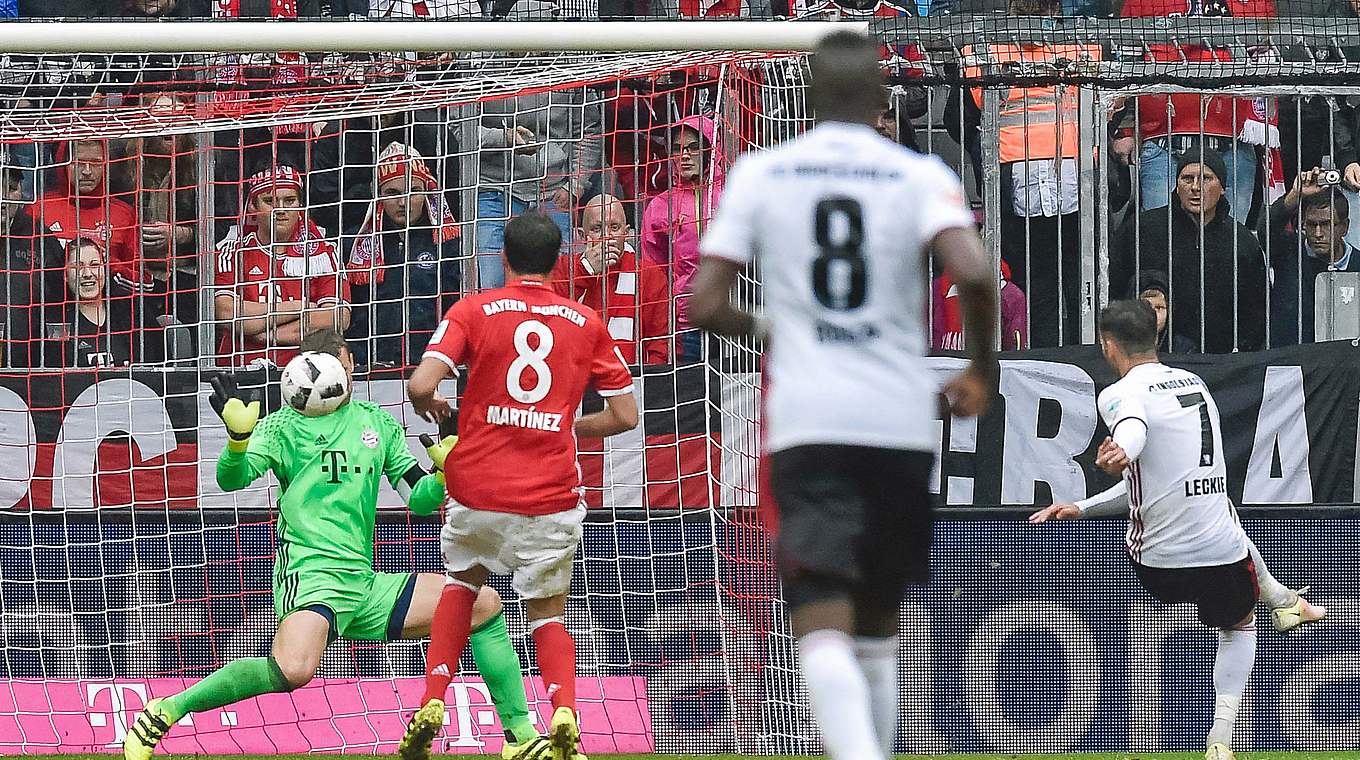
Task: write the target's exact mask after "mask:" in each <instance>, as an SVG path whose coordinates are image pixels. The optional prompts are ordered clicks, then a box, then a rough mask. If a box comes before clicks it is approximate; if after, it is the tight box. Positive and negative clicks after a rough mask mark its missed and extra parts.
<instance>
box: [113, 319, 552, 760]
mask: <svg viewBox="0 0 1360 760" xmlns="http://www.w3.org/2000/svg"><path fill="white" fill-rule="evenodd" d="M301 351H302V352H303V353H306V352H318V353H324V354H330V355H332V356H334V357H336V358H338V359H339V360H340V362H341V363H342V364H343V365H344V367H345V370H346V376H347V379H350V378H349V376H350V375H352V372H353V369H354V360H353V358H352V357H351V356H350V353H349V350H348V349H347V348H346V347H345V340H344V338H343V337H341V336H340V334H339V333H337V332H335V331H334V330H319V331H317V332H314V333H311V334H309V335H308V336H307V337H306V338H305V339H304V340H303V341H302V346H301ZM212 386H213V395H212V405H213V408H214V409H215V410H216V411H217V413H218V414H219V415H220V416H221V417H222V420H223V422H224V423H225V424H226V426H227V433H228V436H229V440H228V442H227V447H226V449H225V450H224V451H223V452H222V455H221V456H220V457H219V458H218V460H217V483H218V485H220V486H221V487H222V489H223V490H224V491H237V490H240V489H242V488H245V487H246V486H247V485H249V484H250V483H252V482H254V481H255V480H256V479H258V478H259V477H261V476H262V475H264V474H265V473H266V472H273V473H274V476H275V478H277V479H278V482H279V512H278V548H277V552H276V554H275V557H274V579H273V585H274V611H275V614H276V615H277V616H278V620H279V627H278V630H277V631H276V632H275V634H274V642H273V646H272V648H271V650H270V654H269V656H268V657H248V658H243V659H239V660H236V661H234V662H230V663H227V664H226V665H225V666H223V667H222V668H221V669H220V670H218V671H216V672H214V673H212V674H211V675H209V676H208V677H207V678H204V679H203V680H202V681H199V682H198V683H196V684H194V685H193V686H191V687H189V688H188V689H186V690H185V691H183V692H181V693H179V694H176V695H174V696H171V697H166V698H164V699H153V700H150V701H149V702H148V703H147V705H146V709H145V710H143V711H142V713H141V715H139V716H138V717H137V721H136V723H135V724H133V726H132V728H131V730H129V731H128V734H127V738H126V739H125V740H124V742H123V756H124V757H125V758H126V760H148V758H150V757H151V754H152V752H153V750H154V749H155V747H156V744H157V743H158V742H159V741H160V740H161V737H163V736H165V733H166V732H167V731H169V730H170V727H171V726H173V725H174V724H175V723H176V722H177V721H179V720H180V719H181V718H183V717H184V716H185V715H187V714H190V713H196V712H202V711H205V710H212V709H215V708H219V707H223V706H226V705H229V704H232V703H234V702H238V701H240V700H243V699H248V698H250V697H254V696H258V695H260V694H270V693H276V692H287V691H292V690H293V689H297V688H300V687H302V686H304V685H305V684H306V683H307V682H308V681H310V680H312V676H313V675H315V673H316V669H317V666H318V665H319V664H320V663H321V655H322V652H323V651H324V650H325V649H326V645H327V644H328V643H330V641H332V640H334V639H335V638H336V637H338V636H344V637H345V638H349V639H357V640H363V641H390V640H394V639H416V638H423V637H425V636H427V635H428V634H429V632H430V623H431V621H432V619H433V617H434V609H435V605H436V604H437V603H438V602H439V595H440V592H441V590H442V589H443V587H444V577H443V575H441V574H438V573H419V574H415V573H379V572H375V571H374V570H373V529H374V521H375V512H376V508H377V499H378V479H379V478H380V477H383V476H386V477H387V480H388V482H389V483H390V484H391V485H392V487H393V488H394V489H395V490H396V491H397V492H398V493H400V494H401V495H402V497H403V498H404V499H405V500H406V503H407V505H408V506H409V507H410V509H411V511H412V512H414V513H416V514H420V515H427V514H431V513H433V512H435V511H437V510H438V509H439V507H440V505H441V504H442V503H443V501H444V494H445V487H444V473H443V466H444V459H445V457H447V456H448V453H449V451H450V450H451V449H452V448H453V446H454V444H455V443H456V442H457V439H456V438H454V437H453V436H449V437H447V438H445V439H443V440H442V441H438V442H435V441H434V440H432V439H429V438H428V437H423V438H422V442H424V443H426V445H427V450H428V451H429V454H430V458H431V459H432V460H433V462H434V467H435V472H434V473H433V474H427V473H426V472H425V470H424V469H423V468H421V467H420V465H419V464H418V463H417V462H416V459H415V457H414V456H412V455H411V452H410V451H409V450H408V449H407V447H406V435H405V431H404V430H403V429H402V427H401V425H400V424H399V423H398V422H397V420H396V419H395V418H393V417H392V415H391V414H389V413H387V412H386V411H384V410H383V409H382V408H381V407H379V406H378V405H377V404H374V403H371V402H368V401H354V400H348V401H346V402H344V403H343V404H342V405H341V406H340V407H339V408H337V409H336V410H335V411H333V412H331V413H329V414H325V415H322V416H319V417H308V416H304V415H303V414H301V413H300V412H298V411H297V410H295V409H293V408H292V407H289V406H285V407H284V408H282V409H280V410H279V411H277V412H273V413H272V414H270V415H268V416H267V417H265V418H264V419H263V420H259V416H260V402H259V401H258V400H254V399H253V398H252V396H253V394H249V395H248V394H244V393H242V392H240V391H238V390H237V388H236V383H235V382H234V381H233V380H232V379H231V377H230V376H219V377H217V378H214V379H213V381H212ZM349 387H350V383H347V384H346V388H347V389H348V388H349ZM257 421H258V422H259V425H258V427H257V425H256V422H257ZM473 618H474V625H475V626H477V627H476V628H475V630H474V633H473V634H472V653H473V658H474V659H475V661H476V663H477V669H478V670H479V671H480V672H481V675H482V678H483V680H484V681H485V682H486V685H487V690H488V691H489V692H490V693H491V699H492V701H493V702H494V703H495V708H496V713H497V715H499V716H500V719H501V726H502V727H503V728H504V729H505V738H506V743H505V748H504V749H503V750H502V752H501V754H502V756H503V757H504V758H507V760H516V759H518V758H525V759H528V758H534V757H537V756H539V755H540V754H544V753H546V752H547V749H546V748H547V746H548V744H547V741H546V740H545V739H543V738H542V737H540V736H539V735H538V732H537V731H536V730H535V729H534V727H533V724H532V723H531V722H530V720H529V708H528V702H527V700H526V699H525V695H524V682H523V680H522V679H521V675H520V663H519V656H518V655H516V654H515V650H514V647H513V646H512V645H511V643H510V636H509V634H508V633H507V632H506V628H505V619H504V617H503V616H502V614H501V600H500V596H499V595H498V594H497V593H496V592H495V590H494V589H492V588H490V587H483V588H482V590H481V592H480V594H479V595H478V597H477V603H476V606H475V609H474V611H473ZM428 747H429V745H428V742H427V743H426V744H425V746H424V747H409V748H408V747H405V746H403V747H402V748H401V755H402V756H403V758H406V760H417V759H423V758H428V756H429V748H428Z"/></svg>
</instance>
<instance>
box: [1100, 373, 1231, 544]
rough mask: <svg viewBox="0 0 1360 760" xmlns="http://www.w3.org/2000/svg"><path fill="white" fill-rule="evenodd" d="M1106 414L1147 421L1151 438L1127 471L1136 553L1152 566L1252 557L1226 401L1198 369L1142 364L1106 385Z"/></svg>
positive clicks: (1112, 421) (1113, 421)
mask: <svg viewBox="0 0 1360 760" xmlns="http://www.w3.org/2000/svg"><path fill="white" fill-rule="evenodd" d="M1097 403H1098V404H1099V405H1100V416H1101V418H1102V419H1104V420H1105V424H1106V426H1108V427H1109V428H1110V432H1111V434H1113V433H1114V430H1115V428H1116V427H1117V426H1119V425H1146V426H1147V445H1145V446H1144V447H1143V453H1142V454H1141V455H1139V457H1138V460H1137V461H1136V462H1134V463H1133V464H1132V465H1130V466H1129V468H1128V469H1127V470H1125V471H1124V485H1125V486H1126V487H1127V488H1128V491H1129V532H1128V537H1127V543H1128V548H1129V555H1130V556H1131V557H1133V560H1134V561H1135V562H1138V563H1139V564H1143V565H1147V566H1149V567H1202V566H1211V565H1226V564H1229V563H1232V562H1237V561H1238V560H1241V559H1242V558H1243V557H1245V556H1247V544H1246V535H1245V534H1244V533H1243V532H1242V526H1241V525H1240V524H1239V523H1238V522H1237V513H1236V512H1235V511H1234V509H1233V504H1232V501H1231V500H1230V499H1229V498H1228V474H1227V468H1225V467H1224V465H1223V436H1222V433H1221V432H1220V428H1219V423H1218V406H1217V405H1216V404H1215V403H1214V399H1213V396H1210V395H1209V389H1208V388H1207V387H1206V386H1205V385H1204V381H1203V380H1201V379H1200V378H1199V376H1198V375H1196V374H1194V373H1193V372H1187V371H1185V370H1183V369H1176V368H1174V367H1168V366H1166V365H1164V364H1140V365H1138V366H1136V367H1134V368H1133V369H1131V370H1129V373H1128V374H1127V375H1125V376H1124V377H1123V379H1121V380H1120V381H1119V382H1117V383H1115V384H1114V385H1111V386H1110V387H1108V388H1106V389H1105V390H1103V391H1101V393H1100V398H1099V399H1098V400H1097Z"/></svg>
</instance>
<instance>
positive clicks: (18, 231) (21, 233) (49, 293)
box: [0, 155, 65, 367]
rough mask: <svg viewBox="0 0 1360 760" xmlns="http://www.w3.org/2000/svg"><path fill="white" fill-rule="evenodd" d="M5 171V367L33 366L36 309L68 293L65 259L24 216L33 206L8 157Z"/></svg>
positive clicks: (1, 216) (3, 158) (0, 258)
mask: <svg viewBox="0 0 1360 760" xmlns="http://www.w3.org/2000/svg"><path fill="white" fill-rule="evenodd" d="M0 167H3V172H4V173H3V179H4V193H3V195H0V225H3V228H2V229H0V269H3V278H4V287H3V290H2V291H0V304H3V314H4V323H3V326H2V327H3V329H4V335H2V336H0V341H3V345H4V352H3V357H2V358H0V363H3V366H6V367H27V366H30V364H31V363H32V361H33V359H31V358H30V350H31V349H32V348H33V344H32V338H33V337H34V333H33V323H34V322H35V319H36V317H37V316H38V315H37V313H36V310H38V309H41V308H42V306H43V304H45V303H49V302H51V301H53V300H59V299H60V298H61V294H62V293H64V292H65V285H64V283H63V279H64V278H63V276H62V275H63V271H64V266H65V265H64V261H65V254H64V252H63V251H62V248H61V244H60V243H58V242H57V240H56V238H54V237H52V235H51V234H49V233H48V232H47V231H46V230H44V229H42V228H41V227H39V226H37V224H36V222H34V220H33V217H32V216H30V215H29V214H27V213H24V209H25V207H26V206H27V205H28V204H27V203H25V200H24V198H25V196H24V190H23V172H22V170H21V169H19V168H18V167H15V166H13V165H11V164H10V162H9V156H8V155H0ZM34 358H36V357H34Z"/></svg>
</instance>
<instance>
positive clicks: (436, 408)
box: [406, 358, 453, 422]
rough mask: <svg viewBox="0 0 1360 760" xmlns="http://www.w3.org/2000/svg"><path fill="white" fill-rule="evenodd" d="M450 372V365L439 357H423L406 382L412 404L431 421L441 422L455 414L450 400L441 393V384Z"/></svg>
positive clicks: (407, 393)
mask: <svg viewBox="0 0 1360 760" xmlns="http://www.w3.org/2000/svg"><path fill="white" fill-rule="evenodd" d="M449 373H450V370H449V367H448V365H446V364H444V362H441V361H439V360H438V359H431V358H425V359H422V360H421V362H420V365H419V366H417V367H416V371H415V372H412V373H411V379H410V380H408V381H407V382H406V395H407V397H409V398H410V399H411V406H412V407H414V408H415V410H416V414H419V415H420V416H421V417H423V418H424V419H426V420H429V421H430V422H441V421H443V420H446V419H448V418H449V417H450V416H451V415H452V414H453V409H452V408H451V407H450V406H449V402H448V401H447V400H446V399H445V398H444V397H443V396H441V395H439V384H440V383H441V382H443V381H444V378H446V377H448V376H449Z"/></svg>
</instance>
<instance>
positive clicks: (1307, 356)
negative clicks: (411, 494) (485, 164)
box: [0, 342, 1360, 509]
mask: <svg viewBox="0 0 1360 760" xmlns="http://www.w3.org/2000/svg"><path fill="white" fill-rule="evenodd" d="M928 361H929V362H930V363H931V365H932V368H933V369H934V370H935V371H936V373H937V376H938V377H939V379H940V380H941V381H943V380H945V379H946V378H948V377H949V376H950V375H952V374H953V373H955V372H957V371H959V370H960V369H962V367H963V366H964V363H965V362H964V360H963V359H961V358H956V357H946V356H942V357H934V358H931V359H929V360H928ZM1167 362H1168V363H1169V364H1173V365H1175V366H1179V367H1184V368H1186V369H1188V370H1190V371H1192V372H1195V373H1196V374H1198V375H1200V376H1201V377H1202V378H1204V380H1205V382H1206V383H1208V385H1209V388H1210V390H1211V391H1212V393H1213V395H1214V399H1215V400H1216V401H1217V403H1218V407H1219V410H1220V412H1221V416H1222V423H1223V442H1224V448H1225V454H1226V460H1227V469H1228V487H1229V493H1230V494H1231V496H1232V498H1233V500H1234V501H1235V502H1237V503H1238V504H1246V505H1289V504H1299V505H1304V504H1352V503H1355V486H1354V484H1355V480H1356V440H1357V422H1358V421H1360V418H1358V417H1357V409H1358V408H1360V348H1357V347H1356V346H1353V345H1351V343H1349V342H1336V343H1326V344H1317V345H1309V346H1296V347H1292V348H1285V349H1278V350H1275V351H1268V352H1261V353H1252V354H1228V355H1220V356H1189V355H1187V356H1178V357H1172V358H1168V360H1167ZM205 379H206V378H205V377H204V376H202V375H200V373H198V372H196V371H192V370H179V371H164V372H161V371H154V370H148V371H140V370H138V371H133V372H131V373H128V372H122V373H118V372H104V373H95V372H67V373H34V374H9V375H0V464H3V465H4V468H3V469H5V471H6V472H7V473H9V475H8V477H6V478H3V479H0V509H9V508H14V507H19V508H21V509H22V508H37V509H43V508H49V507H56V508H59V509H60V508H68V509H69V508H77V509H80V508H90V507H97V506H111V505H136V506H150V507H156V508H165V507H167V506H170V507H175V508H194V507H207V508H212V507H219V506H224V507H241V506H267V505H268V498H267V496H266V494H265V492H264V491H259V492H257V493H254V494H251V495H249V496H244V495H240V494H238V495H225V494H221V493H220V492H219V491H217V489H216V484H215V483H214V482H213V477H212V472H213V468H212V459H213V458H214V457H216V455H217V452H218V450H219V449H220V448H221V446H222V445H223V443H224V442H225V437H224V435H223V433H222V431H221V427H220V424H219V422H218V420H217V418H216V416H215V415H213V413H212V412H211V410H209V409H208V408H207V405H206V404H200V403H199V400H200V399H201V397H202V396H201V394H204V393H206V392H207V390H208V389H207V384H206V382H204V380H205ZM1114 379H1115V378H1114V375H1113V372H1112V371H1111V370H1110V369H1109V367H1108V366H1107V365H1106V363H1105V361H1104V359H1103V357H1102V356H1101V355H1100V351H1099V349H1097V348H1096V347H1093V346H1085V347H1073V348H1064V349H1049V350H1038V351H1026V352H1016V353H1009V354H1005V355H1003V357H1002V361H1001V383H1000V394H999V396H998V398H997V399H996V401H995V403H994V405H993V407H992V409H991V410H990V411H989V412H988V414H987V415H986V416H985V417H983V418H981V419H945V420H941V421H940V423H939V425H940V449H939V453H940V467H939V473H938V474H939V479H938V485H937V488H936V491H937V492H938V493H939V500H940V503H941V504H942V505H948V506H983V507H985V506H993V505H1002V506H1015V505H1030V504H1047V503H1049V501H1050V500H1051V499H1061V500H1073V499H1079V498H1082V497H1084V496H1088V495H1090V494H1092V493H1095V492H1097V491H1099V490H1102V489H1104V488H1106V487H1107V486H1109V485H1110V484H1111V483H1112V482H1113V481H1112V480H1111V479H1110V478H1109V477H1108V476H1106V475H1105V474H1104V473H1102V472H1100V471H1099V470H1097V469H1095V466H1094V461H1095V452H1096V447H1097V446H1098V444H1099V442H1100V441H1101V440H1102V439H1103V438H1104V437H1105V435H1106V432H1105V429H1104V426H1103V425H1102V424H1101V422H1100V419H1099V416H1098V415H1097V413H1096V395H1097V394H1098V393H1099V391H1100V390H1101V389H1103V388H1104V387H1105V386H1106V385H1109V384H1110V383H1112V382H1114ZM243 382H244V383H245V384H247V385H250V384H258V383H262V382H266V378H265V376H264V375H263V374H254V375H251V376H250V377H247V378H243ZM268 385H269V387H270V390H271V393H269V394H267V395H268V396H270V399H269V403H270V405H271V406H272V405H275V404H277V392H276V390H275V388H276V385H277V383H276V382H275V381H274V380H273V379H272V378H271V379H269V382H268ZM404 385H405V383H404V379H403V377H402V374H401V373H382V374H381V375H379V374H376V373H375V374H374V375H373V376H371V377H369V378H367V379H359V380H358V381H357V382H356V388H355V395H356V397H358V398H368V399H371V400H373V401H376V402H378V403H381V404H382V405H383V406H385V407H386V408H388V409H390V410H391V411H392V412H393V414H394V415H396V416H397V418H398V420H399V421H401V422H402V424H404V425H406V426H407V428H408V434H409V435H410V436H411V437H412V442H413V443H412V448H413V450H416V449H417V445H416V444H415V443H414V440H415V439H414V437H415V436H416V435H417V434H418V433H420V432H425V431H426V430H425V428H426V427H428V426H427V424H426V423H424V422H423V421H422V420H420V419H419V418H418V417H416V415H415V414H414V412H413V411H412V410H411V409H410V407H409V405H407V404H406V403H405V387H404ZM758 388H759V379H758V378H757V377H755V376H754V375H752V374H750V373H733V372H726V373H724V372H720V371H717V370H716V369H714V368H711V367H710V368H705V367H703V366H693V367H683V368H679V369H678V370H675V369H672V368H666V371H659V368H649V371H648V372H647V373H646V374H644V375H643V376H642V377H640V378H639V382H638V384H637V390H638V393H639V394H640V397H641V398H640V401H641V406H642V408H643V411H644V414H643V419H644V425H643V426H642V427H641V429H640V430H638V431H631V432H630V433H625V434H623V435H621V436H617V437H616V438H614V439H610V440H609V441H606V442H605V444H604V446H603V447H600V446H598V445H596V446H595V447H594V448H590V447H587V446H585V443H586V442H583V450H582V463H583V467H584V469H585V470H586V472H587V478H586V487H587V490H588V491H590V492H591V494H592V499H594V500H596V501H599V503H600V504H601V505H603V504H609V505H613V506H614V507H616V508H617V507H647V508H655V509H666V508H672V507H675V506H678V505H679V504H681V503H683V504H685V505H687V506H708V505H710V504H717V505H719V506H722V507H745V506H752V505H754V504H755V502H756V495H757V492H758V479H757V477H756V467H755V466H754V463H755V458H756V447H757V443H756V442H757V441H758V440H759V434H758V431H757V430H756V426H757V421H756V417H757V416H758V412H757V410H758V409H759V399H758V397H757V389H758ZM449 390H450V391H452V388H451V387H450V389H449ZM593 404H598V399H587V400H586V408H587V409H589V408H591V407H592V406H593ZM705 442H707V447H706V446H705V445H704V444H705ZM696 443H697V444H698V445H697V446H695V445H694V444H696ZM1152 445H1156V442H1155V441H1154V442H1153V443H1152ZM677 446H679V447H683V449H684V450H683V451H681V450H680V449H677V448H676V447H677ZM710 449H711V451H710ZM417 455H418V456H419V455H420V454H419V452H418V451H417ZM592 457H593V458H594V459H593V464H592V459H591V458H592ZM601 457H603V459H601ZM205 460H206V462H207V464H206V466H203V465H202V464H200V462H203V461H205ZM604 461H607V462H608V463H609V466H608V467H603V466H602V464H601V463H602V462H604ZM663 464H664V465H666V466H665V467H662V465H663ZM677 468H678V469H677ZM696 468H697V469H696ZM195 474H196V476H195ZM710 476H711V482H712V483H713V486H714V488H713V490H712V494H713V496H712V497H711V498H710V497H709V496H708V495H707V494H708V493H709V489H708V488H706V487H705V488H701V489H699V490H698V491H696V492H695V493H696V494H699V495H694V496H692V497H691V498H685V497H682V496H677V495H675V494H671V493H666V494H665V495H661V494H660V492H658V491H656V490H655V489H651V488H648V489H646V490H644V489H643V488H642V486H643V485H644V484H646V485H649V486H650V485H651V484H653V481H656V482H661V481H667V482H671V483H674V482H676V481H677V480H679V479H690V478H696V479H697V480H696V481H695V482H696V483H699V482H700V481H709V480H710ZM672 490H674V489H672ZM391 500H392V501H393V504H397V503H399V501H396V500H395V497H392V499H391ZM384 503H386V502H384ZM592 503H594V501H592Z"/></svg>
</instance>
